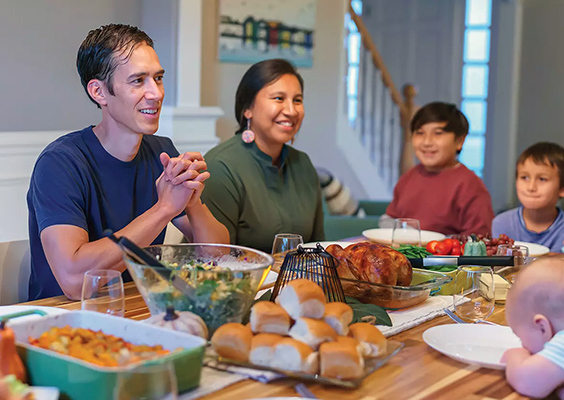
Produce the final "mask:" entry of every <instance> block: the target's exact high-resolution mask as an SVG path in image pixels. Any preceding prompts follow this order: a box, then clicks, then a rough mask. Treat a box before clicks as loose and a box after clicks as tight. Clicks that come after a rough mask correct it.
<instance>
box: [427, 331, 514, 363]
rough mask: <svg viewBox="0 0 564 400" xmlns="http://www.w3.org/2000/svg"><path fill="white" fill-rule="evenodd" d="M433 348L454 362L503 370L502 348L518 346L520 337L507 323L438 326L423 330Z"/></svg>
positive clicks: (503, 349) (503, 350)
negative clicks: (505, 324)
mask: <svg viewBox="0 0 564 400" xmlns="http://www.w3.org/2000/svg"><path fill="white" fill-rule="evenodd" d="M423 340H424V341H425V343H427V344H428V345H429V346H431V347H432V348H433V349H435V350H437V351H438V352H441V353H443V354H444V355H446V356H448V357H451V358H454V359H455V360H457V361H460V362H464V363H468V364H475V365H478V366H480V367H484V368H492V369H505V364H502V363H501V362H500V359H501V356H502V355H503V353H504V352H505V350H508V349H511V348H515V347H521V340H519V338H518V337H517V336H515V334H514V333H513V332H512V331H511V328H509V327H507V326H493V325H485V324H455V325H453V324H449V325H439V326H434V327H432V328H429V329H427V330H426V331H425V332H423Z"/></svg>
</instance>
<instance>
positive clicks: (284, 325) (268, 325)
mask: <svg viewBox="0 0 564 400" xmlns="http://www.w3.org/2000/svg"><path fill="white" fill-rule="evenodd" d="M250 321H251V329H252V330H253V332H254V333H278V334H280V335H287V334H288V330H289V329H290V316H289V315H288V313H287V312H286V310H284V309H283V308H282V307H281V306H279V305H278V304H274V303H273V302H271V301H259V302H258V303H256V304H255V305H254V306H253V308H251V318H250Z"/></svg>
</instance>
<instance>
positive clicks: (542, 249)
mask: <svg viewBox="0 0 564 400" xmlns="http://www.w3.org/2000/svg"><path fill="white" fill-rule="evenodd" d="M515 244H516V245H519V246H527V248H528V249H529V256H530V257H534V256H540V255H541V254H546V253H549V252H550V249H549V248H548V247H546V246H543V245H542V244H536V243H529V242H519V241H515Z"/></svg>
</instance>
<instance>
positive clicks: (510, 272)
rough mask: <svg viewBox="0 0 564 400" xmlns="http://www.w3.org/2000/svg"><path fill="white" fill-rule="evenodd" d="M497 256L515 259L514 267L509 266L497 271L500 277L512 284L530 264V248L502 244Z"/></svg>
mask: <svg viewBox="0 0 564 400" xmlns="http://www.w3.org/2000/svg"><path fill="white" fill-rule="evenodd" d="M496 255H497V256H512V257H514V263H513V265H508V266H507V267H505V268H502V269H500V270H499V271H497V273H498V274H499V275H500V276H502V277H504V278H505V279H506V280H508V281H509V282H511V283H512V284H513V283H515V278H516V276H517V273H518V272H519V271H520V270H521V268H522V267H524V266H525V265H527V264H529V248H528V247H527V246H523V245H516V244H513V245H511V244H500V245H499V246H497V251H496Z"/></svg>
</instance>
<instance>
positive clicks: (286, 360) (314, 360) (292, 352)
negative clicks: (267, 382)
mask: <svg viewBox="0 0 564 400" xmlns="http://www.w3.org/2000/svg"><path fill="white" fill-rule="evenodd" d="M272 368H277V369H281V370H286V371H294V372H305V373H306V374H316V373H317V372H318V371H319V357H318V353H317V352H314V351H313V350H312V349H311V347H309V346H308V345H306V344H304V343H302V342H299V341H297V340H294V339H290V338H283V339H282V340H281V341H279V342H278V343H277V344H276V347H275V348H274V358H273V360H272Z"/></svg>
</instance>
